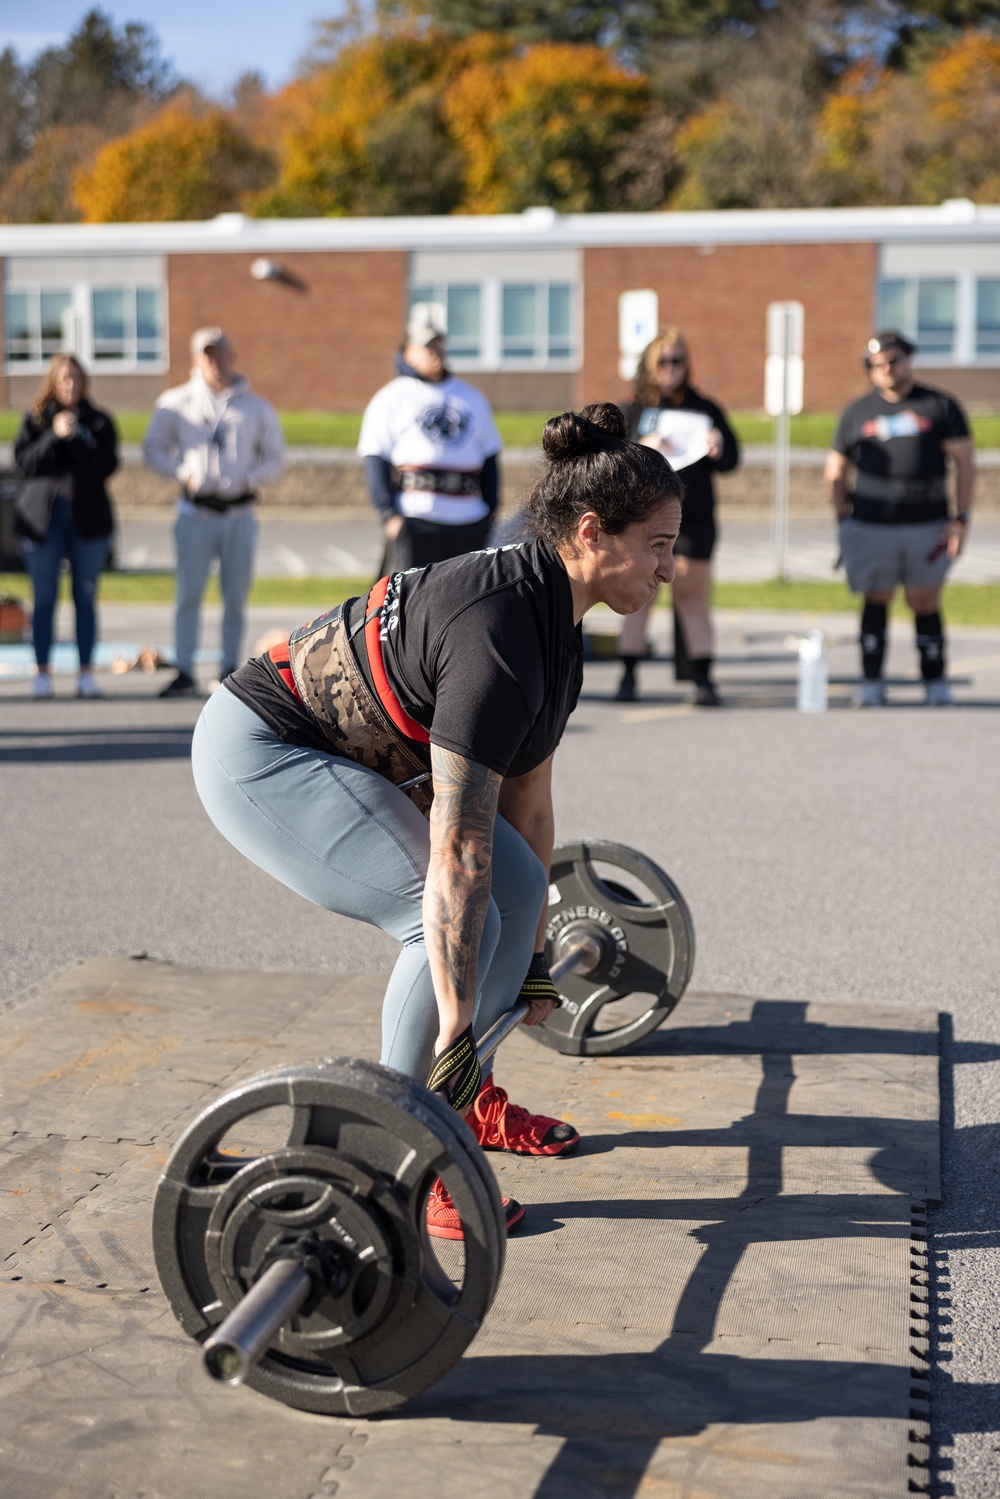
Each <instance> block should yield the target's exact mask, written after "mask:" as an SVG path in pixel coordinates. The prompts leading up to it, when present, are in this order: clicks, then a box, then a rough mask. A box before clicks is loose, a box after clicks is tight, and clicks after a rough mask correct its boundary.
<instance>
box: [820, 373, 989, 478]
mask: <svg viewBox="0 0 1000 1499" xmlns="http://www.w3.org/2000/svg"><path fill="white" fill-rule="evenodd" d="M968 435H969V426H968V423H967V422H966V420H965V414H964V412H963V411H962V408H961V406H959V404H958V402H957V401H955V400H953V399H952V397H951V396H949V395H946V394H945V392H944V391H943V390H932V389H931V388H930V387H929V386H927V385H914V386H913V387H912V388H911V390H910V392H909V394H908V395H906V396H904V398H903V399H902V400H901V401H887V400H885V398H884V397H883V396H881V395H880V394H879V392H878V391H876V390H873V391H870V392H869V394H868V395H866V396H861V397H860V398H859V399H858V400H857V401H852V402H851V404H850V406H848V407H847V408H846V410H845V411H844V412H843V414H842V415H841V418H840V421H839V423H838V424H837V431H836V435H835V436H834V439H833V448H834V451H835V452H837V453H841V454H842V455H843V456H844V457H845V458H849V459H850V460H851V462H852V463H853V464H854V465H855V467H856V468H857V470H858V474H859V476H860V475H861V474H877V475H879V476H880V477H882V478H886V479H938V478H943V477H944V474H945V468H946V465H945V452H944V448H943V447H942V446H941V444H942V442H944V441H946V440H947V439H948V438H952V437H968ZM860 482H861V481H860V479H859V483H860Z"/></svg>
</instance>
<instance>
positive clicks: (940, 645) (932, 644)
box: [914, 613, 944, 682]
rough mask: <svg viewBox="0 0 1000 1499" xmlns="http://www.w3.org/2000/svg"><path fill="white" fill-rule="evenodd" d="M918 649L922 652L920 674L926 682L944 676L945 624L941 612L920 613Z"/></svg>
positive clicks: (917, 620)
mask: <svg viewBox="0 0 1000 1499" xmlns="http://www.w3.org/2000/svg"><path fill="white" fill-rule="evenodd" d="M914 624H915V625H916V630H917V650H918V652H919V653H920V675H921V677H922V678H923V680H924V681H925V682H934V681H937V680H938V678H940V677H943V676H944V625H943V623H942V621H941V616H940V614H936V613H935V614H918V615H916V616H915V619H914Z"/></svg>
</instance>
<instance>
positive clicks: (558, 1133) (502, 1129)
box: [465, 1083, 580, 1155]
mask: <svg viewBox="0 0 1000 1499" xmlns="http://www.w3.org/2000/svg"><path fill="white" fill-rule="evenodd" d="M465 1122H466V1124H467V1125H469V1127H470V1129H471V1130H472V1133H473V1134H474V1135H475V1137H476V1139H477V1140H478V1141H479V1143H480V1145H481V1146H482V1147H483V1149H484V1150H513V1151H515V1152H516V1153H517V1154H518V1155H565V1154H566V1152H567V1151H568V1150H574V1149H575V1148H576V1146H577V1145H579V1143H580V1136H579V1135H578V1133H577V1132H576V1130H575V1129H574V1128H573V1126H572V1125H571V1124H564V1123H563V1121H562V1120H561V1119H550V1118H549V1117H548V1116H547V1115H546V1114H529V1113H528V1110H527V1109H522V1108H520V1107H519V1105H518V1104H516V1103H511V1101H510V1099H509V1098H508V1097H507V1094H506V1093H505V1092H504V1090H503V1088H497V1087H495V1086H494V1085H493V1083H487V1084H486V1086H485V1087H484V1088H482V1089H480V1092H479V1096H478V1097H477V1099H476V1101H475V1103H474V1104H473V1105H472V1108H471V1109H470V1110H469V1112H468V1113H467V1114H466V1116H465Z"/></svg>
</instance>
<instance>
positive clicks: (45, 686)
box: [31, 671, 56, 697]
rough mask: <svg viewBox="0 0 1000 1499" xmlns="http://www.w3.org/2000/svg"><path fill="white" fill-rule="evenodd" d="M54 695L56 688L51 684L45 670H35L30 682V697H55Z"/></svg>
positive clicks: (50, 679)
mask: <svg viewBox="0 0 1000 1499" xmlns="http://www.w3.org/2000/svg"><path fill="white" fill-rule="evenodd" d="M55 695H56V689H55V687H54V686H53V683H52V678H51V677H50V676H49V674H48V672H47V671H39V672H36V673H35V680H34V681H33V682H32V684H31V696H32V697H55Z"/></svg>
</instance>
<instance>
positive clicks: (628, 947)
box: [524, 839, 695, 1056]
mask: <svg viewBox="0 0 1000 1499" xmlns="http://www.w3.org/2000/svg"><path fill="white" fill-rule="evenodd" d="M596 864H601V865H604V866H606V867H610V869H611V871H612V872H611V873H608V874H603V875H602V874H599V873H598V872H597V870H596V868H595V867H594V866H595V865H596ZM584 941H586V942H587V944H588V947H589V949H590V950H591V951H594V950H595V949H596V950H597V952H598V954H599V956H598V958H597V961H596V964H595V965H594V966H593V967H592V968H591V969H590V971H589V972H587V973H576V972H570V973H567V974H564V975H563V976H562V978H561V979H560V980H559V982H558V983H557V985H556V987H557V988H558V990H559V994H560V997H561V999H562V1004H561V1005H560V1007H559V1009H558V1010H556V1011H555V1012H554V1013H553V1014H552V1015H551V1016H550V1017H549V1019H548V1020H546V1021H545V1022H544V1023H543V1024H541V1025H535V1026H528V1027H525V1029H524V1034H525V1035H528V1036H531V1037H533V1038H534V1040H536V1041H541V1042H542V1043H543V1044H544V1045H546V1046H551V1047H553V1048H554V1049H555V1050H556V1051H561V1052H565V1053H567V1054H568V1055H572V1056H605V1055H608V1054H610V1053H613V1052H617V1051H622V1050H624V1049H625V1048H626V1047H628V1046H632V1045H634V1044H635V1042H637V1041H639V1040H641V1039H642V1037H643V1036H647V1035H649V1033H650V1032H651V1031H654V1030H655V1029H656V1028H657V1026H659V1025H662V1023H663V1021H664V1020H666V1018H667V1016H668V1015H669V1014H670V1013H671V1011H672V1010H673V1009H674V1007H675V1006H676V1005H677V1003H678V1001H679V1000H680V998H681V996H682V995H683V993H684V990H685V989H686V988H687V985H688V983H689V981H690V978H691V972H692V969H693V967H694V945H695V944H694V924H693V922H692V920H691V913H690V912H689V910H688V908H687V904H686V902H685V900H684V897H683V896H682V895H681V892H680V890H678V888H677V886H676V885H675V884H674V882H673V880H672V879H671V878H670V876H669V875H668V874H667V873H666V872H665V871H664V870H662V869H661V868H660V867H659V865H657V864H655V863H654V862H653V860H652V859H649V858H647V857H646V856H645V855H644V854H640V853H637V852H636V851H635V850H634V849H631V848H628V847H626V846H625V845H624V844H621V843H611V842H607V841H604V840H600V839H588V840H586V841H581V842H578V843H567V844H563V845H561V846H560V847H558V848H556V849H555V851H554V853H553V856H552V864H551V876H550V885H549V908H548V922H547V925H546V930H545V954H546V957H547V959H548V961H549V963H550V965H551V964H554V963H555V962H556V961H557V960H558V959H559V958H560V957H562V956H564V955H565V954H566V953H567V952H571V951H572V950H573V948H574V947H575V945H576V944H578V943H581V942H584ZM629 995H642V996H644V997H648V1000H649V1003H648V1005H645V1006H644V1007H643V1008H642V1009H641V1010H640V1011H639V1012H638V1013H636V1011H635V1008H634V1005H633V1006H630V1007H629V1008H628V1010H627V1012H626V1013H623V1014H622V1016H621V1018H620V1019H619V1018H618V1017H617V1016H616V1014H615V1011H614V1008H613V1007H614V1005H615V1004H616V1003H617V1002H618V1001H620V1000H623V999H626V998H627V997H628V996H629ZM609 1007H610V1008H609Z"/></svg>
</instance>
